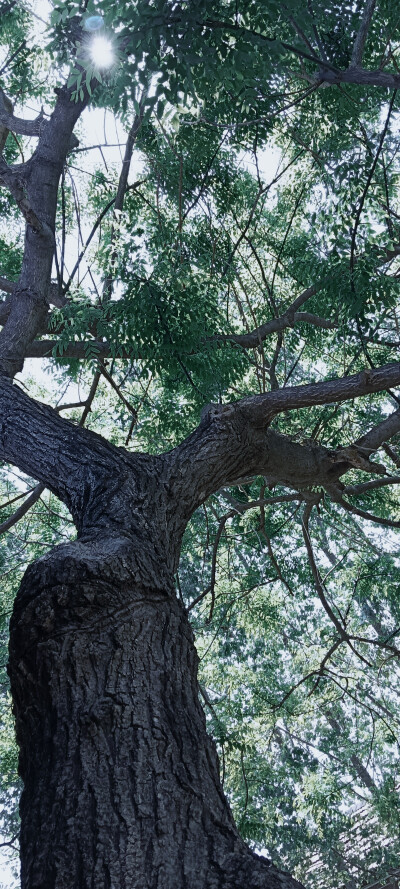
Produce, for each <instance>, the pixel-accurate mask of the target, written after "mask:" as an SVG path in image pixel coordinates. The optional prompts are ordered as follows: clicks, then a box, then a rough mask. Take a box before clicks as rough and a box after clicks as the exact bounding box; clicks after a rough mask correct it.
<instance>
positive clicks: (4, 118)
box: [0, 87, 46, 136]
mask: <svg viewBox="0 0 400 889" xmlns="http://www.w3.org/2000/svg"><path fill="white" fill-rule="evenodd" d="M10 108H11V109H12V105H11V102H10V100H9V99H8V97H7V96H6V95H5V93H4V91H3V90H2V88H1V87H0V123H1V124H3V126H4V127H6V129H7V130H11V132H12V133H18V135H19V136H40V133H41V130H42V127H43V126H45V125H46V121H45V119H44V115H43V112H41V113H40V114H39V115H38V116H37V117H35V119H34V120H23V118H22V117H14V115H13V113H12V111H10V110H9V109H10Z"/></svg>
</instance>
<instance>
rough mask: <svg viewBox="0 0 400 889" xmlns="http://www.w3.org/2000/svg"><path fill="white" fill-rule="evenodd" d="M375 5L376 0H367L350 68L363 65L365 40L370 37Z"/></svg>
mask: <svg viewBox="0 0 400 889" xmlns="http://www.w3.org/2000/svg"><path fill="white" fill-rule="evenodd" d="M375 6H376V0H366V3H365V6H364V11H363V14H362V16H361V22H360V27H359V29H358V32H357V36H356V39H355V41H354V45H353V51H352V54H351V61H350V65H349V67H350V68H358V67H359V66H360V65H361V62H362V57H363V53H364V46H365V41H366V39H367V37H368V31H369V26H370V24H371V19H372V15H373V11H374V9H375Z"/></svg>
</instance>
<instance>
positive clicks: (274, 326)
mask: <svg viewBox="0 0 400 889" xmlns="http://www.w3.org/2000/svg"><path fill="white" fill-rule="evenodd" d="M311 289H312V288H310V290H311ZM309 295H310V296H311V295H312V294H309ZM308 298H309V297H307V299H308ZM295 324H312V325H313V326H314V327H324V328H327V329H328V330H334V329H335V328H336V327H337V325H336V324H334V323H333V321H327V320H326V318H320V317H319V315H314V314H313V313H312V312H294V311H290V310H289V311H287V312H285V314H284V315H281V317H280V318H272V319H271V321H267V322H266V323H265V324H262V325H261V326H260V327H256V328H255V330H252V331H250V333H225V334H217V335H216V336H213V337H211V338H210V339H211V340H218V341H219V342H221V341H224V342H229V343H235V344H236V345H238V346H241V347H242V348H243V349H256V348H257V346H259V345H260V343H262V342H263V341H264V340H265V339H266V338H267V336H269V335H270V334H271V333H278V332H280V331H282V330H285V329H286V328H287V327H294V326H295Z"/></svg>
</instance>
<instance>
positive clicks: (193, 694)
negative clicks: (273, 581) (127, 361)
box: [10, 507, 299, 889]
mask: <svg viewBox="0 0 400 889" xmlns="http://www.w3.org/2000/svg"><path fill="white" fill-rule="evenodd" d="M160 517H161V523H162V516H160V513H159V512H157V507H155V516H153V519H154V518H158V519H160ZM156 524H157V523H156V522H154V521H153V522H152V528H151V533H150V534H149V538H148V540H147V541H143V540H142V541H136V544H135V543H134V541H133V540H129V541H128V540H127V539H126V538H123V537H120V536H117V535H115V534H114V535H113V534H111V535H110V536H109V537H108V539H104V537H103V536H99V537H97V538H96V537H95V536H93V535H90V536H87V537H83V538H82V539H81V540H79V541H76V542H75V543H72V544H70V545H68V546H61V547H58V548H57V549H56V550H54V551H53V553H51V554H49V555H47V556H45V557H44V558H42V559H40V560H39V561H38V562H36V563H35V565H33V566H32V567H31V568H30V569H28V572H27V574H26V575H25V578H24V581H23V583H22V586H21V589H20V592H19V594H18V597H17V600H16V605H15V611H14V615H13V619H12V626H11V647H10V674H11V680H12V688H13V696H14V702H15V713H16V721H17V737H18V742H19V745H20V750H21V758H20V770H21V775H22V778H23V781H24V791H23V795H22V800H21V819H22V831H21V860H22V889H89V887H91V889H94V887H96V889H103V887H115V889H189V887H190V889H214V887H215V889H217V887H218V889H222V887H223V889H228V887H229V889H261V887H263V889H295V887H296V886H298V885H299V884H297V883H296V882H295V881H293V880H292V879H291V878H290V877H289V876H287V875H285V874H283V873H281V872H279V871H277V870H276V868H274V867H273V866H272V865H270V864H269V863H268V862H267V861H266V860H265V859H261V858H259V857H258V856H256V855H254V854H253V853H251V852H250V851H249V850H248V849H247V847H246V846H245V844H244V843H243V841H242V840H241V839H240V837H239V835H238V833H237V830H236V828H235V825H234V822H233V819H232V816H231V814H230V810H229V807H228V804H227V802H226V799H225V797H224V794H223V791H222V788H221V785H220V781H219V773H218V760H217V755H216V751H215V748H214V745H213V743H212V741H211V740H210V739H209V738H208V736H207V733H206V725H205V717H204V713H203V711H202V708H201V706H200V704H199V700H198V694H197V656H196V652H195V648H194V643H193V638H192V632H191V629H190V626H189V623H188V620H187V617H186V614H185V612H184V610H183V608H182V606H181V605H180V604H179V602H178V601H177V599H176V598H175V595H174V592H173V586H172V582H171V578H170V579H169V581H168V573H169V572H168V570H165V571H164V572H163V573H162V574H160V577H159V584H158V585H156V584H154V562H155V560H158V559H159V554H157V553H155V552H154V550H153V547H152V537H153V534H154V532H155V531H156ZM149 578H151V581H150V583H149V582H148V581H149Z"/></svg>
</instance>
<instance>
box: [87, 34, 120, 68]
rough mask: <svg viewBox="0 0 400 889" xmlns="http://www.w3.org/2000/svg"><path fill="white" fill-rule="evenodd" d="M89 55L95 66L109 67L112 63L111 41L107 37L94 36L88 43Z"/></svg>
mask: <svg viewBox="0 0 400 889" xmlns="http://www.w3.org/2000/svg"><path fill="white" fill-rule="evenodd" d="M90 56H91V59H92V62H93V63H94V65H95V66H96V68H99V69H101V68H110V67H111V65H112V64H113V63H114V61H115V58H114V52H113V47H112V43H111V41H110V40H108V39H107V37H102V36H100V35H99V36H98V37H94V38H93V40H92V41H91V44H90Z"/></svg>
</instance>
